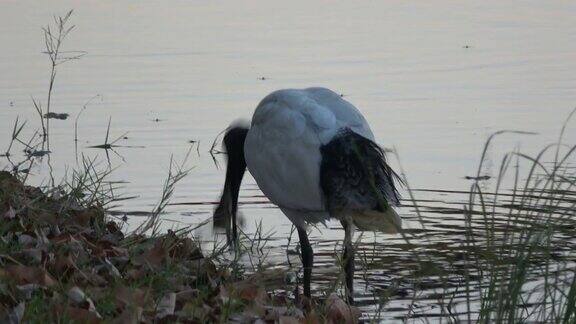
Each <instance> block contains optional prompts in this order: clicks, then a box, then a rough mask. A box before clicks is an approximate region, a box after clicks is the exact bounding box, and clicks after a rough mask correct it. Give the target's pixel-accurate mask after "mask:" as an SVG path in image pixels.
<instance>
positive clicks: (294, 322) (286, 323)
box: [278, 316, 300, 324]
mask: <svg viewBox="0 0 576 324" xmlns="http://www.w3.org/2000/svg"><path fill="white" fill-rule="evenodd" d="M278 323H279V324H300V321H299V320H298V319H297V318H296V317H292V316H280V319H279V320H278Z"/></svg>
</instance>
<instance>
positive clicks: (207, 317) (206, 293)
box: [0, 171, 360, 323]
mask: <svg viewBox="0 0 576 324" xmlns="http://www.w3.org/2000/svg"><path fill="white" fill-rule="evenodd" d="M77 196H81V195H78V193H70V194H66V193H62V192H60V193H59V194H54V193H52V194H48V193H45V192H43V191H42V190H40V189H39V188H36V187H32V186H27V185H24V184H23V183H21V182H20V181H19V180H18V179H17V178H16V177H15V176H13V175H12V174H11V173H9V172H5V171H0V215H1V216H2V225H1V226H0V321H1V322H9V323H19V322H30V321H38V320H48V321H53V322H62V321H64V322H82V323H103V322H113V323H152V322H164V323H166V322H190V323H203V322H224V321H226V322H235V323H321V322H328V323H342V322H349V323H355V322H358V319H359V317H360V312H359V311H358V309H357V308H355V307H352V306H349V305H347V304H346V303H345V302H344V301H343V300H342V299H340V297H338V296H337V295H336V294H332V295H330V296H329V297H328V299H327V300H326V301H325V302H321V301H319V300H318V301H316V300H308V299H306V298H304V297H301V298H299V299H298V300H299V301H298V302H296V301H295V300H294V299H293V298H288V297H287V296H286V291H289V290H288V289H284V290H283V289H279V287H278V286H279V285H282V284H283V282H284V281H285V280H284V276H285V275H286V274H285V273H284V272H283V271H280V270H278V271H274V270H273V269H272V270H271V269H268V270H261V271H260V272H256V273H252V274H250V275H248V274H238V273H233V272H232V271H231V270H230V267H229V266H227V265H226V264H220V263H219V262H215V261H216V257H215V256H213V255H210V256H207V255H205V254H204V253H203V251H202V250H201V249H200V245H199V243H198V242H197V241H195V240H194V239H193V238H192V237H189V236H188V232H175V231H168V232H167V233H164V234H156V235H152V236H146V235H144V234H142V233H124V232H122V231H121V229H120V228H121V227H120V226H119V224H118V223H116V222H115V221H114V220H113V219H112V218H111V217H109V216H107V214H106V212H105V209H104V208H103V207H102V206H101V205H100V204H99V203H98V201H97V200H94V201H93V202H92V203H91V204H89V205H86V204H84V203H82V202H80V201H74V199H75V197H77ZM284 288H286V287H284Z"/></svg>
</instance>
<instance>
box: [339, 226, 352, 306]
mask: <svg viewBox="0 0 576 324" xmlns="http://www.w3.org/2000/svg"><path fill="white" fill-rule="evenodd" d="M342 227H344V255H343V260H344V273H345V275H346V297H347V298H348V303H349V304H353V303H354V246H353V245H352V225H351V224H350V223H349V222H348V221H345V220H343V221H342Z"/></svg>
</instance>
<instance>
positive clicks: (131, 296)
mask: <svg viewBox="0 0 576 324" xmlns="http://www.w3.org/2000/svg"><path fill="white" fill-rule="evenodd" d="M115 296H116V301H117V302H118V303H119V305H118V306H119V307H118V308H120V309H124V308H125V307H127V306H129V305H136V306H140V307H144V305H145V303H146V296H147V294H146V291H144V290H142V289H140V288H128V287H125V286H120V287H119V288H118V289H116V293H115Z"/></svg>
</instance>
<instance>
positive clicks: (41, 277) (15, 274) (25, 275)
mask: <svg viewBox="0 0 576 324" xmlns="http://www.w3.org/2000/svg"><path fill="white" fill-rule="evenodd" d="M6 272H7V273H8V274H9V275H10V276H11V277H12V279H14V281H16V283H17V284H19V285H25V284H39V285H42V286H46V287H51V286H54V285H55V284H56V280H54V279H53V278H52V276H50V274H49V273H48V272H47V271H46V270H44V269H42V268H38V267H27V266H23V265H9V266H7V267H6Z"/></svg>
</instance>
